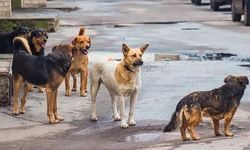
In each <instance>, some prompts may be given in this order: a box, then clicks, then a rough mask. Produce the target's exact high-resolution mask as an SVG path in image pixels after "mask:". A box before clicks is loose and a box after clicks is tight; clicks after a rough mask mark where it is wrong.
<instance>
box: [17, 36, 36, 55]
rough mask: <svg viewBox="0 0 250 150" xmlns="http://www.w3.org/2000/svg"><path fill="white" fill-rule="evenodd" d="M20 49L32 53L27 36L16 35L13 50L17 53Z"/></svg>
mask: <svg viewBox="0 0 250 150" xmlns="http://www.w3.org/2000/svg"><path fill="white" fill-rule="evenodd" d="M19 51H25V52H27V53H29V54H32V53H31V50H30V46H29V43H28V41H27V39H26V38H23V37H16V38H14V40H13V52H14V53H17V52H19Z"/></svg>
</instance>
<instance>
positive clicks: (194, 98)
mask: <svg viewBox="0 0 250 150" xmlns="http://www.w3.org/2000/svg"><path fill="white" fill-rule="evenodd" d="M224 82H225V84H224V85H223V86H221V87H219V88H216V89H213V90H211V91H199V92H193V93H191V94H189V95H187V96H185V97H184V98H183V99H182V100H180V102H179V103H178V104H177V106H176V110H175V112H174V113H173V115H172V117H171V121H170V122H169V123H168V125H167V126H166V127H165V128H164V132H170V131H172V130H174V129H175V128H176V127H177V124H180V132H181V136H182V140H188V138H187V137H186V129H187V130H188V132H189V133H190V136H191V138H192V139H193V140H199V139H200V137H199V136H198V135H197V134H196V132H195V127H196V126H197V125H198V124H199V123H200V122H201V120H202V116H204V117H210V118H211V119H212V122H213V127H214V133H215V135H216V136H220V135H221V134H220V132H219V121H220V120H221V119H224V134H225V136H233V133H232V132H231V131H230V123H231V121H232V118H233V116H234V114H235V112H236V110H237V108H238V106H239V105H240V100H241V98H242V96H243V95H244V91H245V88H246V85H248V84H249V80H248V78H247V77H246V76H232V75H229V76H227V77H226V78H225V79H224Z"/></svg>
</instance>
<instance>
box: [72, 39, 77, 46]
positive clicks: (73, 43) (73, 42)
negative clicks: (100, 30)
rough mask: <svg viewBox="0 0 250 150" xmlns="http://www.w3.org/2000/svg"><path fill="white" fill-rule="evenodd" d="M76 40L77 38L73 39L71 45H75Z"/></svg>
mask: <svg viewBox="0 0 250 150" xmlns="http://www.w3.org/2000/svg"><path fill="white" fill-rule="evenodd" d="M76 40H77V37H75V38H74V40H73V41H72V42H71V44H72V45H76Z"/></svg>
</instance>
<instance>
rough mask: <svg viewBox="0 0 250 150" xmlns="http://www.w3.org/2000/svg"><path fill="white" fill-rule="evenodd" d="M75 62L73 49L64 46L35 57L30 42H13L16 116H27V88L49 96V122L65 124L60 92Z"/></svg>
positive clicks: (14, 111) (17, 39)
mask: <svg viewBox="0 0 250 150" xmlns="http://www.w3.org/2000/svg"><path fill="white" fill-rule="evenodd" d="M71 59H72V47H70V46H68V45H61V46H60V50H59V48H58V49H55V50H52V52H51V53H50V54H48V55H46V56H34V55H32V52H31V50H30V47H29V44H28V41H27V40H26V39H25V38H22V37H16V38H15V39H14V54H13V63H12V74H13V88H14V96H13V99H14V100H13V112H12V113H13V114H14V115H18V114H19V113H25V103H26V97H27V94H28V85H27V84H26V82H28V83H29V84H33V85H38V86H41V87H44V88H45V89H46V90H45V91H46V95H47V115H48V118H49V122H50V123H52V124H54V123H58V122H60V121H62V120H63V118H62V117H60V116H59V115H58V113H57V89H58V87H59V86H60V84H61V83H62V81H63V80H64V78H65V76H66V74H67V72H68V70H69V68H70V65H71ZM22 85H24V94H23V97H22V98H21V108H20V111H19V108H18V94H19V90H20V87H21V86H22Z"/></svg>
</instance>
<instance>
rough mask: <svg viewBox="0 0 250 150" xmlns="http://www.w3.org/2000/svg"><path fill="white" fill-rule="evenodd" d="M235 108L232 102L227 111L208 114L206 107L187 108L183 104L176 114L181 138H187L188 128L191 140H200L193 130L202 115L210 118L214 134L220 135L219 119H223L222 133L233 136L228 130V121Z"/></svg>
mask: <svg viewBox="0 0 250 150" xmlns="http://www.w3.org/2000/svg"><path fill="white" fill-rule="evenodd" d="M236 110H237V104H236V103H235V104H234V107H232V108H231V109H230V111H229V112H226V113H225V112H224V113H222V114H220V115H216V116H208V115H207V114H208V113H207V111H208V108H206V109H203V110H201V108H200V107H199V106H191V108H189V109H188V108H187V105H184V106H183V107H182V109H181V111H180V113H179V114H178V120H179V122H180V132H181V136H182V140H183V141H185V140H189V139H188V138H187V137H186V130H188V132H189V134H190V136H191V138H192V139H193V140H200V137H199V136H198V134H197V133H196V131H195V128H196V127H197V126H198V124H199V123H200V122H202V116H205V117H210V118H211V119H212V123H213V128H214V133H215V135H216V136H220V135H221V133H220V132H219V127H220V125H219V120H221V119H224V120H225V122H224V134H225V135H226V136H233V133H232V132H231V131H230V123H231V121H232V118H233V116H234V114H235V112H236Z"/></svg>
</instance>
